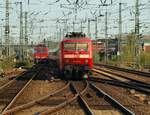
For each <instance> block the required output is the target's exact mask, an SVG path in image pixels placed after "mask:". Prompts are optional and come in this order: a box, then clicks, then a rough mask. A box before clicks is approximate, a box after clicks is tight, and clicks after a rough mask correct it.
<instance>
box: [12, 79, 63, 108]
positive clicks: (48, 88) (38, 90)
mask: <svg viewBox="0 0 150 115" xmlns="http://www.w3.org/2000/svg"><path fill="white" fill-rule="evenodd" d="M64 85H65V83H64V82H63V81H57V82H55V81H53V82H50V81H47V80H45V81H41V80H35V81H32V82H31V84H29V86H28V87H27V88H26V89H25V90H24V92H23V94H22V95H21V97H20V98H19V99H18V100H17V101H16V103H15V104H14V106H19V105H22V104H25V103H28V102H30V101H33V100H35V99H38V98H40V97H42V96H45V95H47V94H49V93H51V92H54V91H55V90H58V89H60V88H61V87H63V86H64ZM14 106H13V107H14Z"/></svg>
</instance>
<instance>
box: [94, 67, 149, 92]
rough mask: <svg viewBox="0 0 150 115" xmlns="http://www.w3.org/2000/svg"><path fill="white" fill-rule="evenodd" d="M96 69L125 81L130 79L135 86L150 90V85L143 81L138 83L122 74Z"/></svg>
mask: <svg viewBox="0 0 150 115" xmlns="http://www.w3.org/2000/svg"><path fill="white" fill-rule="evenodd" d="M94 69H98V70H101V71H104V72H107V73H110V74H113V75H116V76H118V77H122V78H125V79H128V80H130V81H131V82H132V81H133V82H132V83H133V84H135V85H137V86H140V87H144V88H147V89H150V84H148V83H144V82H142V81H138V80H135V79H132V78H128V77H125V76H123V75H121V74H118V73H114V72H111V71H108V70H103V69H101V68H97V67H94Z"/></svg>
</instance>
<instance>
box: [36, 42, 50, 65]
mask: <svg viewBox="0 0 150 115" xmlns="http://www.w3.org/2000/svg"><path fill="white" fill-rule="evenodd" d="M48 56H49V54H48V47H46V46H45V45H44V44H38V45H37V46H36V47H35V48H34V63H42V62H47V61H48Z"/></svg>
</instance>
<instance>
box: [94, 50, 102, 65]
mask: <svg viewBox="0 0 150 115" xmlns="http://www.w3.org/2000/svg"><path fill="white" fill-rule="evenodd" d="M93 59H94V60H93V61H94V63H98V62H99V60H100V56H99V54H98V53H96V52H93Z"/></svg>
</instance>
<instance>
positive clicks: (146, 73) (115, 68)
mask: <svg viewBox="0 0 150 115" xmlns="http://www.w3.org/2000/svg"><path fill="white" fill-rule="evenodd" d="M95 65H96V66H101V67H102V66H103V67H106V68H109V69H112V70H118V71H123V72H128V73H131V74H136V75H140V76H143V77H150V73H149V72H142V71H137V70H131V69H126V68H121V67H116V66H111V65H104V64H95Z"/></svg>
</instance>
